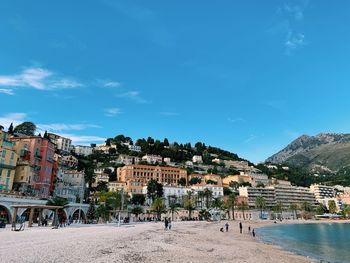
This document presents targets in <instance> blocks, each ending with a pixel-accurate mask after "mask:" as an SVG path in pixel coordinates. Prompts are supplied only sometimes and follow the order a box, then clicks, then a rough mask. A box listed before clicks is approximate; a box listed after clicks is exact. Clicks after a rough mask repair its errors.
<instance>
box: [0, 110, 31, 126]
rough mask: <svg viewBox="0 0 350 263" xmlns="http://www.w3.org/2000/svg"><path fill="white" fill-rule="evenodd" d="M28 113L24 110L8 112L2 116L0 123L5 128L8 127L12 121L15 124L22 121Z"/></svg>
mask: <svg viewBox="0 0 350 263" xmlns="http://www.w3.org/2000/svg"><path fill="white" fill-rule="evenodd" d="M27 117H28V115H27V114H26V113H22V112H14V113H7V114H5V115H2V116H0V125H2V126H4V127H5V128H8V127H9V126H10V124H11V123H13V125H14V126H16V125H18V124H20V123H22V122H24V121H25V119H27Z"/></svg>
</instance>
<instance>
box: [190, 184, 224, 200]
mask: <svg viewBox="0 0 350 263" xmlns="http://www.w3.org/2000/svg"><path fill="white" fill-rule="evenodd" d="M191 189H192V190H193V191H195V193H197V194H198V192H203V191H204V190H205V189H208V190H210V191H211V192H212V193H213V198H218V197H224V188H223V187H222V186H217V185H215V184H195V185H192V186H191Z"/></svg>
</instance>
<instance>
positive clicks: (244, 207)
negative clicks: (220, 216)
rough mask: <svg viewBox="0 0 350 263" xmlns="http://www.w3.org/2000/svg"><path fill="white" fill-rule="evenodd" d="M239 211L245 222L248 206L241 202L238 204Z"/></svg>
mask: <svg viewBox="0 0 350 263" xmlns="http://www.w3.org/2000/svg"><path fill="white" fill-rule="evenodd" d="M238 209H239V210H240V211H241V212H242V214H243V220H245V214H244V212H245V211H246V210H247V209H248V204H247V203H246V202H244V201H241V202H239V203H238Z"/></svg>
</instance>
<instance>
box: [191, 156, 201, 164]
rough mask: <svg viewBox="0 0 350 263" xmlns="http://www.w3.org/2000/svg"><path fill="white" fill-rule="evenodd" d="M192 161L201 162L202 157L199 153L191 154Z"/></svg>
mask: <svg viewBox="0 0 350 263" xmlns="http://www.w3.org/2000/svg"><path fill="white" fill-rule="evenodd" d="M192 162H194V163H203V158H202V156H201V155H193V157H192Z"/></svg>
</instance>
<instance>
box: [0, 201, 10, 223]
mask: <svg viewBox="0 0 350 263" xmlns="http://www.w3.org/2000/svg"><path fill="white" fill-rule="evenodd" d="M0 221H4V222H5V223H6V224H9V223H10V222H11V213H10V211H9V210H8V209H7V208H6V207H5V206H3V205H0Z"/></svg>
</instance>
